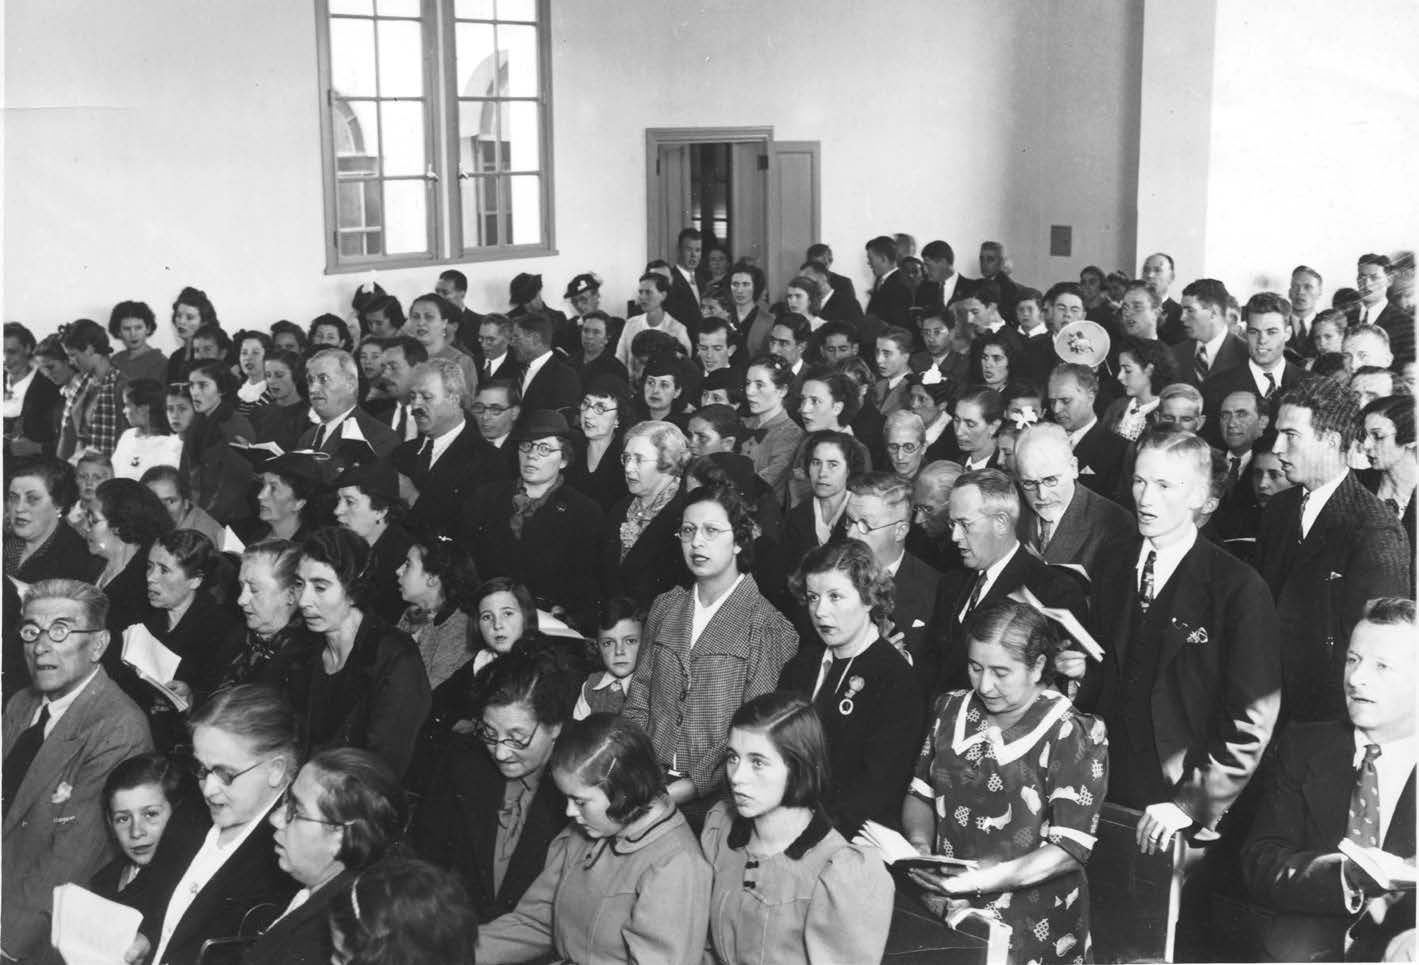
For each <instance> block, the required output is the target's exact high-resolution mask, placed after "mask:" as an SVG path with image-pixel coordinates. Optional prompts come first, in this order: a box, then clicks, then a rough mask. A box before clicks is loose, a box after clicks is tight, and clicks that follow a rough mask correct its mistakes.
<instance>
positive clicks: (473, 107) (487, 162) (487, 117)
mask: <svg viewBox="0 0 1419 965" xmlns="http://www.w3.org/2000/svg"><path fill="white" fill-rule="evenodd" d="M498 108H499V103H498V102H497V101H459V103H458V160H459V163H460V164H461V165H462V166H463V170H464V171H466V172H468V173H470V174H482V173H485V172H489V171H494V170H499V169H502V168H506V167H507V156H508V149H507V144H506V142H503V141H500V140H499V139H498V121H499V116H498V115H499V113H500V112H499V110H498Z"/></svg>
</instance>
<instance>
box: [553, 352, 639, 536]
mask: <svg viewBox="0 0 1419 965" xmlns="http://www.w3.org/2000/svg"><path fill="white" fill-rule="evenodd" d="M633 409H634V406H633V405H632V403H631V391H630V389H629V388H627V386H626V383H625V382H623V381H622V380H620V379H618V378H616V377H615V376H614V375H598V376H596V378H594V379H592V380H591V385H590V386H588V387H587V390H586V394H585V395H583V396H582V397H581V411H580V414H579V416H578V417H577V424H576V428H578V429H580V430H581V439H580V440H578V441H579V443H580V444H579V445H578V446H577V454H576V458H575V459H573V460H572V463H571V465H570V466H568V467H567V484H568V485H569V486H571V487H572V488H573V489H575V490H576V491H577V492H579V493H581V494H582V495H584V496H589V497H591V499H592V501H594V502H595V503H596V504H597V505H598V506H600V507H601V510H602V512H606V513H609V512H610V511H611V509H612V507H614V506H615V505H616V503H617V502H619V501H620V500H622V499H624V498H625V497H626V477H625V474H624V473H622V472H621V445H622V441H623V436H624V433H625V430H626V429H627V428H629V427H630V425H631V423H632V422H633V420H634V419H635V416H634V415H633Z"/></svg>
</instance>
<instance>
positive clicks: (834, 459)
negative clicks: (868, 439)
mask: <svg viewBox="0 0 1419 965" xmlns="http://www.w3.org/2000/svg"><path fill="white" fill-rule="evenodd" d="M871 468H872V466H871V457H870V456H869V455H868V454H867V447H866V446H864V445H863V444H862V443H860V442H858V441H857V440H856V439H854V438H853V437H852V436H850V435H848V434H847V433H846V432H839V431H834V430H826V429H825V430H820V431H818V432H813V433H810V434H809V436H808V438H807V440H806V442H805V444H804V446H803V474H804V478H805V479H806V480H807V482H808V486H809V490H808V498H806V499H804V500H803V501H802V502H800V503H799V504H798V505H797V506H794V507H793V508H792V509H790V510H789V511H788V513H787V515H786V516H785V517H784V525H783V551H784V557H785V559H787V560H789V561H790V562H792V563H795V564H796V563H797V561H798V560H801V559H803V554H804V553H807V552H808V551H809V550H810V549H812V548H813V547H815V546H822V545H824V544H825V543H829V542H832V541H833V540H838V539H842V538H844V537H845V536H846V535H847V523H846V522H845V521H844V512H845V511H846V509H847V481H848V480H849V479H850V478H852V477H853V476H855V475H857V474H858V473H860V472H867V471H868V470H869V469H871Z"/></svg>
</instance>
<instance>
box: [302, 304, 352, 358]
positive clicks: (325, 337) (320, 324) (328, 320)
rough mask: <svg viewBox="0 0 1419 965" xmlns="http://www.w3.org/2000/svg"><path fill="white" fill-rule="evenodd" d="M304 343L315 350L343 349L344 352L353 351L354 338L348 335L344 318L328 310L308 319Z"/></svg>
mask: <svg viewBox="0 0 1419 965" xmlns="http://www.w3.org/2000/svg"><path fill="white" fill-rule="evenodd" d="M306 344H308V345H309V346H310V347H311V349H312V350H314V351H317V352H318V351H320V350H321V349H323V348H338V349H344V350H345V351H346V352H353V351H354V349H355V343H354V340H353V339H352V338H351V337H350V326H349V325H347V324H345V320H344V319H343V318H341V317H340V316H339V315H332V314H330V313H329V312H326V313H325V314H324V315H317V316H315V318H312V319H311V320H310V328H309V329H308V330H307V332H306Z"/></svg>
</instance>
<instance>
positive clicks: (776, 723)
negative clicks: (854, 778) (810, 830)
mask: <svg viewBox="0 0 1419 965" xmlns="http://www.w3.org/2000/svg"><path fill="white" fill-rule="evenodd" d="M729 728H730V730H748V731H754V732H755V733H759V734H763V735H764V736H765V737H767V738H768V739H769V741H770V742H771V743H772V744H773V745H774V748H775V749H776V750H777V751H778V752H779V756H780V757H782V758H783V761H784V763H785V764H786V765H788V781H787V782H786V783H785V785H784V789H783V801H782V806H783V807H802V808H816V807H818V806H819V805H820V804H821V803H822V799H823V795H824V793H826V791H827V789H828V787H829V786H830V785H831V774H830V772H829V767H828V738H827V735H826V734H824V733H823V722H822V721H821V720H820V719H819V717H818V712H817V711H816V710H814V709H813V705H812V704H810V703H809V702H808V701H806V700H804V699H803V698H802V697H800V696H799V695H798V694H794V693H789V692H788V691H783V690H775V691H771V692H769V693H767V694H760V695H759V696H757V697H755V698H754V699H753V700H750V701H746V702H745V703H744V705H743V706H741V707H740V708H739V709H738V710H736V711H735V712H734V716H733V717H732V718H730V721H729Z"/></svg>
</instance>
